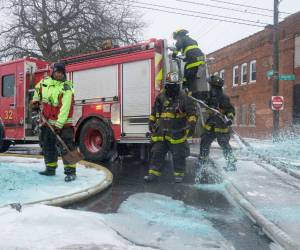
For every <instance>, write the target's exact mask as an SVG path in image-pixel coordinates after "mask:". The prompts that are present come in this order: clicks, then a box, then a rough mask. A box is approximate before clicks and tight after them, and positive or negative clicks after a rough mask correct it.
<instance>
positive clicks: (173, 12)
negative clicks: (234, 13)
mask: <svg viewBox="0 0 300 250" xmlns="http://www.w3.org/2000/svg"><path fill="white" fill-rule="evenodd" d="M132 7H135V8H140V9H147V10H154V11H160V12H164V13H171V14H176V15H181V16H191V17H199V18H203V19H209V20H214V21H222V22H227V23H236V24H242V25H247V26H253V27H261V28H262V27H265V26H264V25H258V24H250V23H244V22H238V21H230V20H226V19H221V18H212V17H204V16H200V15H192V14H187V13H180V12H175V11H168V10H162V9H155V8H152V7H146V6H138V5H133V6H132Z"/></svg>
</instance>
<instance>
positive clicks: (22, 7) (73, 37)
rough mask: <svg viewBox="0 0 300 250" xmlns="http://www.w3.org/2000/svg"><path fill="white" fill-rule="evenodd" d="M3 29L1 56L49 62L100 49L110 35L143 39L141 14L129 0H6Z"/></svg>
mask: <svg viewBox="0 0 300 250" xmlns="http://www.w3.org/2000/svg"><path fill="white" fill-rule="evenodd" d="M1 11H2V13H10V17H9V18H8V20H11V21H8V22H7V23H6V24H2V27H0V31H1V34H0V57H1V58H20V57H23V56H33V57H37V58H42V59H45V60H49V61H55V60H57V59H59V58H61V57H66V56H71V55H76V54H79V53H83V52H89V51H93V50H97V49H99V48H100V46H101V43H102V42H103V41H104V40H106V39H112V40H114V41H117V42H119V43H125V44H126V43H129V42H132V41H135V40H136V39H138V38H139V35H140V32H141V30H142V28H143V26H144V23H143V22H142V21H141V15H140V14H137V12H136V11H134V9H133V8H132V7H131V5H130V1H129V0H128V1H127V0H125V1H122V0H108V1H105V0H103V1H100V0H8V1H5V7H3V8H2V9H1Z"/></svg>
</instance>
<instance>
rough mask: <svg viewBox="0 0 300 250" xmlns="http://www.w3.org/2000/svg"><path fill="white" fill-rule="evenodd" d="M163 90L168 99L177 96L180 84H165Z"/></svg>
mask: <svg viewBox="0 0 300 250" xmlns="http://www.w3.org/2000/svg"><path fill="white" fill-rule="evenodd" d="M165 90H166V95H167V96H168V97H175V96H178V94H179V92H180V84H179V83H175V82H166V85H165Z"/></svg>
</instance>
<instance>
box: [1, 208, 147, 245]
mask: <svg viewBox="0 0 300 250" xmlns="http://www.w3.org/2000/svg"><path fill="white" fill-rule="evenodd" d="M0 224H1V231H0V239H1V241H0V249H20V250H25V249H26V250H52V249H89V250H90V249H106V250H142V249H145V250H146V249H147V250H148V249H149V250H150V249H151V248H146V247H139V246H135V245H133V244H132V243H130V242H129V241H128V240H126V239H124V238H122V237H121V236H120V235H118V233H117V232H115V231H114V230H112V229H111V228H109V227H108V226H107V225H106V222H105V219H104V218H103V216H102V215H101V214H97V213H90V212H83V211H76V210H68V209H62V208H58V207H50V206H45V205H31V206H25V207H23V209H22V211H21V212H20V213H19V212H17V211H16V210H14V209H11V208H9V207H5V208H1V209H0ZM4 239H5V240H4Z"/></svg>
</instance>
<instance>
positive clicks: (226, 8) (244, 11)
mask: <svg viewBox="0 0 300 250" xmlns="http://www.w3.org/2000/svg"><path fill="white" fill-rule="evenodd" d="M175 1H177V2H182V3H190V4H195V5H202V6H207V7H212V8H216V9H222V10H230V11H235V12H240V13H244V14H245V13H246V14H254V15H258V16H264V17H273V16H272V15H267V14H263V13H258V12H252V11H247V10H238V9H232V8H228V7H224V6H217V5H212V4H207V3H198V2H192V1H186V0H175Z"/></svg>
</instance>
